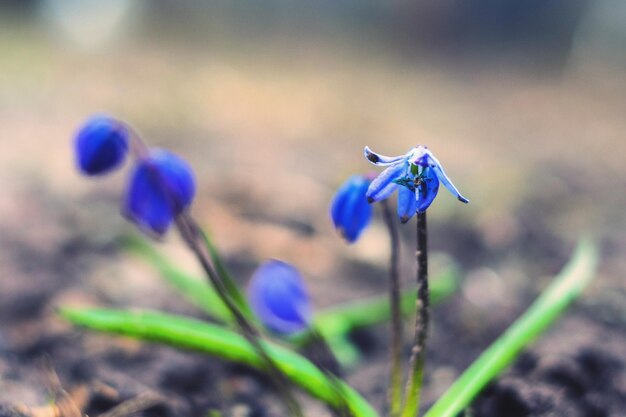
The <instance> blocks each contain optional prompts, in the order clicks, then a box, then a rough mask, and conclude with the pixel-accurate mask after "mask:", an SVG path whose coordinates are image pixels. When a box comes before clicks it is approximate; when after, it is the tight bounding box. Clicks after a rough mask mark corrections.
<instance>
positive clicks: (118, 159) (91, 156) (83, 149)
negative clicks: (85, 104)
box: [75, 115, 129, 175]
mask: <svg viewBox="0 0 626 417" xmlns="http://www.w3.org/2000/svg"><path fill="white" fill-rule="evenodd" d="M128 137H129V132H128V129H127V128H126V126H124V124H123V123H121V122H120V121H118V120H116V119H113V118H111V117H109V116H105V115H95V116H92V117H90V118H89V119H88V120H87V121H86V122H85V123H84V124H83V125H82V126H81V128H80V129H79V131H78V133H77V134H76V139H75V150H76V162H77V165H78V169H79V170H80V171H81V172H82V173H83V174H85V175H102V174H106V173H108V172H110V171H112V170H114V169H115V168H117V167H119V166H120V165H121V164H122V162H123V161H124V156H126V152H127V151H128Z"/></svg>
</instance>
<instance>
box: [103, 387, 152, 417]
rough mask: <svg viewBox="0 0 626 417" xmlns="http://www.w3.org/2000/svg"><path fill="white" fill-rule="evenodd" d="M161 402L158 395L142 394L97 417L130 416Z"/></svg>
mask: <svg viewBox="0 0 626 417" xmlns="http://www.w3.org/2000/svg"><path fill="white" fill-rule="evenodd" d="M162 402H163V397H161V396H160V395H158V394H155V393H151V392H144V393H142V394H139V395H137V396H136V397H134V398H131V399H129V400H126V401H124V402H122V403H121V404H118V405H116V406H115V407H113V408H112V409H110V410H109V411H107V412H106V413H102V414H100V415H99V417H126V416H129V415H131V414H134V413H138V412H140V411H143V410H147V409H148V408H150V407H154V406H155V405H157V404H161V403H162Z"/></svg>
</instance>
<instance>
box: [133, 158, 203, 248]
mask: <svg viewBox="0 0 626 417" xmlns="http://www.w3.org/2000/svg"><path fill="white" fill-rule="evenodd" d="M194 194H195V182H194V178H193V172H192V170H191V167H190V166H189V164H187V162H186V161H185V160H183V159H182V158H180V157H179V156H177V155H175V154H173V153H171V152H169V151H167V150H164V149H152V150H150V152H149V154H148V156H146V157H144V158H141V159H139V160H138V161H137V164H136V165H135V167H134V170H133V172H132V174H131V178H130V183H129V185H128V189H127V191H126V197H125V201H124V214H125V215H126V217H128V218H129V219H130V220H131V221H133V222H134V223H136V224H137V225H138V226H139V228H140V229H142V230H144V231H146V232H149V233H153V234H155V235H157V236H161V235H163V234H165V232H166V231H167V229H168V228H169V226H170V225H171V223H172V222H173V221H174V219H175V218H176V216H178V215H179V214H180V213H181V212H182V211H183V210H185V209H187V208H188V207H189V206H190V205H191V202H192V200H193V197H194Z"/></svg>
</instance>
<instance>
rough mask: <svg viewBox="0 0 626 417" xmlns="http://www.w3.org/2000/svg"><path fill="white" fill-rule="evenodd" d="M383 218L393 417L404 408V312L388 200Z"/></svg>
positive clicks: (395, 236) (394, 229)
mask: <svg viewBox="0 0 626 417" xmlns="http://www.w3.org/2000/svg"><path fill="white" fill-rule="evenodd" d="M382 207H383V217H384V219H385V225H386V226H387V231H388V232H389V241H390V244H391V259H390V260H389V305H390V307H391V375H390V386H389V405H390V410H391V416H392V417H394V416H398V415H400V411H401V408H402V312H401V306H400V274H399V271H398V269H399V268H398V263H399V256H398V252H399V251H398V249H399V246H400V238H399V236H398V226H397V223H396V222H395V219H394V215H393V213H392V210H391V208H390V207H389V203H388V202H387V200H383V201H382Z"/></svg>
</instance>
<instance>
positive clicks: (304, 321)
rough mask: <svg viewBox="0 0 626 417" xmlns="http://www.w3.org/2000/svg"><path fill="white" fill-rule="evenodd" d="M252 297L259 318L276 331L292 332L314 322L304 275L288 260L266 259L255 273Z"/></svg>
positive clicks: (251, 301)
mask: <svg viewBox="0 0 626 417" xmlns="http://www.w3.org/2000/svg"><path fill="white" fill-rule="evenodd" d="M248 299H249V301H250V306H251V307H252V311H253V312H254V314H255V315H256V317H257V318H258V319H259V321H260V322H261V323H263V325H264V326H265V327H266V328H268V329H269V330H271V331H273V332H276V333H279V334H283V335H289V334H293V333H296V332H299V331H302V330H305V329H306V328H308V327H309V325H310V324H311V319H312V311H311V300H310V298H309V295H308V293H307V291H306V288H305V286H304V281H303V280H302V276H301V275H300V273H299V272H298V270H297V269H296V268H294V267H293V266H291V265H289V264H287V263H285V262H281V261H278V260H269V261H266V262H265V263H263V264H262V265H261V266H260V267H259V268H258V269H257V270H256V271H255V272H254V274H253V275H252V278H251V280H250V284H249V286H248Z"/></svg>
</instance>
